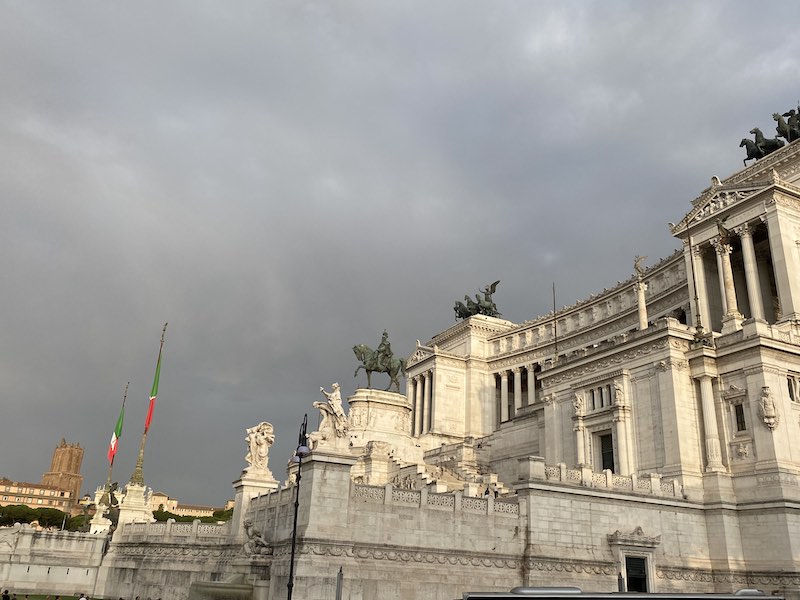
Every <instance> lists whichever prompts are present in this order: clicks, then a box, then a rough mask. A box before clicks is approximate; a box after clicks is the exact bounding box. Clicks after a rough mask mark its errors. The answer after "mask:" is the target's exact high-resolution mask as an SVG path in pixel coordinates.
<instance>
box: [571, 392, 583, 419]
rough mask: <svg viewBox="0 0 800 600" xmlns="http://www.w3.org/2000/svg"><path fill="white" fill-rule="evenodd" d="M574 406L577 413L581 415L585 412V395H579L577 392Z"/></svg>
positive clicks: (573, 398) (573, 400) (573, 402)
mask: <svg viewBox="0 0 800 600" xmlns="http://www.w3.org/2000/svg"><path fill="white" fill-rule="evenodd" d="M572 408H574V409H575V414H576V415H579V416H580V415H582V414H583V397H582V396H581V395H579V394H578V393H577V392H576V393H575V395H574V396H573V397H572Z"/></svg>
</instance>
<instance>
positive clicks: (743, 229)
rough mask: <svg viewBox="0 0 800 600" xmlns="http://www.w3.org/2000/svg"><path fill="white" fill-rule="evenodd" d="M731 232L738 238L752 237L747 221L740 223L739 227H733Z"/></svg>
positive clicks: (751, 229) (751, 230)
mask: <svg viewBox="0 0 800 600" xmlns="http://www.w3.org/2000/svg"><path fill="white" fill-rule="evenodd" d="M733 232H734V233H735V234H736V235H738V236H739V237H740V238H745V237H749V238H752V237H753V228H752V227H751V226H750V224H749V223H742V224H741V225H740V226H739V227H734V229H733Z"/></svg>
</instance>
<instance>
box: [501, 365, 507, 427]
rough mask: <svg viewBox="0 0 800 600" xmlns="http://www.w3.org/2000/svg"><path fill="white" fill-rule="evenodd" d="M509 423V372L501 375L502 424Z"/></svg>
mask: <svg viewBox="0 0 800 600" xmlns="http://www.w3.org/2000/svg"><path fill="white" fill-rule="evenodd" d="M505 421H508V371H503V372H502V373H500V422H501V423H503V422H505Z"/></svg>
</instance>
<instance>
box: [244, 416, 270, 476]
mask: <svg viewBox="0 0 800 600" xmlns="http://www.w3.org/2000/svg"><path fill="white" fill-rule="evenodd" d="M245 441H246V442H247V454H246V455H245V457H244V459H245V460H246V461H247V462H248V463H249V465H250V466H249V467H247V469H245V471H247V472H252V471H262V472H264V473H268V472H269V467H268V466H267V463H268V462H269V447H270V446H272V444H273V442H275V435H274V433H273V429H272V424H271V423H267V422H266V421H262V422H261V423H259V424H258V425H256V426H255V427H250V428H249V429H248V430H247V437H246V438H245Z"/></svg>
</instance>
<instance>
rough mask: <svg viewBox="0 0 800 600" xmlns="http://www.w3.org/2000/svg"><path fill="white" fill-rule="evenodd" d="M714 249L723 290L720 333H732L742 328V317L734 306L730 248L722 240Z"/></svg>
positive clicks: (734, 291)
mask: <svg viewBox="0 0 800 600" xmlns="http://www.w3.org/2000/svg"><path fill="white" fill-rule="evenodd" d="M714 247H715V248H716V250H717V255H718V256H719V262H720V265H721V266H722V273H721V276H722V282H721V283H722V287H723V289H724V290H725V316H724V317H722V333H733V332H734V331H739V330H740V329H741V328H742V321H743V320H744V317H743V316H742V313H740V312H739V307H738V306H737V304H736V288H735V287H734V285H733V269H731V251H732V248H731V246H730V244H728V243H726V240H724V239H722V238H720V239H719V241H718V242H717V243H716V244H714Z"/></svg>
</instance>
